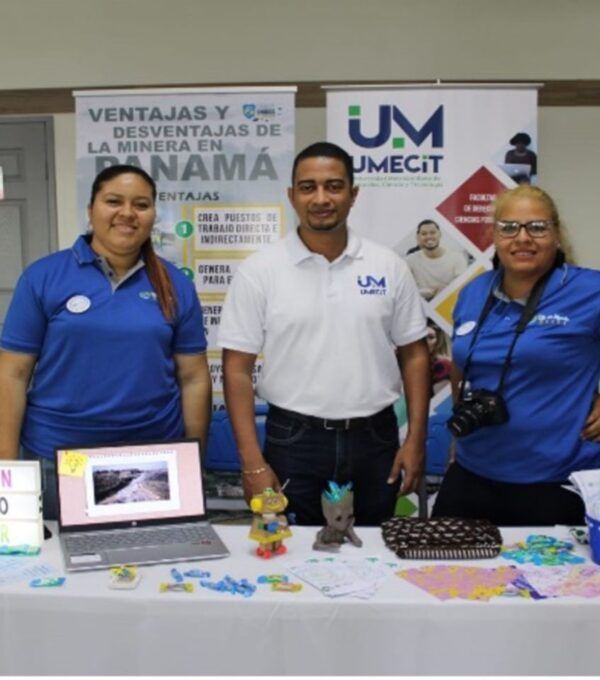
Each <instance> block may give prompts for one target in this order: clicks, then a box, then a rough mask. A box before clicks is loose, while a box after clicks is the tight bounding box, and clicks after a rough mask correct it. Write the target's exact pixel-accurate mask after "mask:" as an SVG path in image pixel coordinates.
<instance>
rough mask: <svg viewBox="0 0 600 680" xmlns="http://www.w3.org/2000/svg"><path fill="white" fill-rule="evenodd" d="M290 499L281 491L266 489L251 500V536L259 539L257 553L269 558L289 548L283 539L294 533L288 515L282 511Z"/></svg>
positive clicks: (256, 539) (281, 553)
mask: <svg viewBox="0 0 600 680" xmlns="http://www.w3.org/2000/svg"><path fill="white" fill-rule="evenodd" d="M287 504H288V500H287V498H286V497H285V496H284V495H283V493H282V492H281V491H273V489H271V488H267V489H265V490H264V491H263V492H262V493H260V494H256V495H255V496H253V497H252V500H251V501H250V509H251V510H252V512H253V513H254V517H253V519H252V526H251V527H250V538H251V539H253V540H255V541H258V548H257V549H256V554H257V555H258V556H259V557H263V558H265V559H268V558H269V557H272V556H273V555H283V553H285V552H286V551H287V548H286V547H285V546H284V545H283V541H284V539H286V538H289V537H290V536H291V535H292V532H291V531H290V528H289V526H288V521H287V517H286V516H285V515H283V514H278V513H282V512H283V511H284V510H285V508H286V507H287Z"/></svg>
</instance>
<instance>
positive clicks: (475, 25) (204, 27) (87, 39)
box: [0, 0, 600, 89]
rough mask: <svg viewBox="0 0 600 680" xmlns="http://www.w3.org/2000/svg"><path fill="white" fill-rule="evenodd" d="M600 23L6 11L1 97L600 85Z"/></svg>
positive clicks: (321, 10) (437, 1)
mask: <svg viewBox="0 0 600 680" xmlns="http://www.w3.org/2000/svg"><path fill="white" fill-rule="evenodd" d="M599 19H600V3H599V2H598V0H2V1H1V2H0V64H2V68H1V69H0V89H10V88H31V87H41V86H46V87H61V86H64V87H79V86H86V85H87V86H104V85H127V84H134V83H140V84H144V83H145V84H149V83H202V82H206V83H210V82H246V81H269V80H271V81H273V80H284V81H288V80H291V81H294V80H325V81H326V80H328V79H340V80H348V79H350V80H359V81H360V79H367V80H368V79H388V78H389V79H392V80H394V79H420V78H445V79H454V78H465V79H479V78H492V79H498V78H507V79H513V78H526V79H530V78H554V79H557V78H598V76H599V74H600V59H598V56H599V54H600V47H599V41H598V25H599V23H600V22H599ZM8 64H15V66H18V67H17V68H7V65H8Z"/></svg>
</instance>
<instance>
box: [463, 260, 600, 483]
mask: <svg viewBox="0 0 600 680" xmlns="http://www.w3.org/2000/svg"><path fill="white" fill-rule="evenodd" d="M497 282H498V278H497V273H495V272H487V273H485V274H482V275H481V276H479V277H477V278H476V279H475V280H474V281H472V282H471V283H470V284H468V285H467V286H466V287H465V288H464V289H463V290H462V291H461V294H460V296H459V299H458V302H457V304H456V308H455V310H454V337H453V345H452V355H453V360H454V362H455V363H456V365H457V366H458V368H459V369H460V370H462V369H463V367H464V363H465V358H466V355H467V351H468V349H469V346H470V343H471V338H472V335H473V333H474V327H475V322H476V321H477V320H478V318H479V315H480V313H481V310H482V308H483V305H484V303H485V300H486V298H487V296H488V293H489V291H490V290H491V289H492V288H494V286H495V285H497ZM522 311H523V306H522V304H519V303H518V302H515V301H509V300H501V299H496V301H495V303H494V306H493V307H492V310H491V312H490V314H489V315H488V317H487V319H486V320H485V321H484V323H483V326H482V328H481V330H480V332H479V336H478V338H477V340H476V343H475V347H474V351H473V354H472V361H471V366H470V368H469V371H468V376H467V377H468V379H469V381H470V383H471V388H472V389H480V388H486V389H488V390H494V389H496V388H497V386H498V381H499V379H500V374H501V370H502V366H503V363H504V359H505V358H506V354H507V352H508V349H509V346H510V343H511V340H512V338H513V337H514V332H515V329H516V326H517V323H518V321H519V318H520V316H521V313H522ZM599 379H600V272H598V271H594V270H590V269H582V268H579V267H572V266H568V265H565V266H563V267H561V268H559V269H556V270H555V271H554V272H553V274H552V276H551V277H550V280H549V281H548V284H547V286H546V289H545V291H544V294H543V296H542V299H541V301H540V304H539V305H538V308H537V310H536V313H535V315H534V317H533V319H532V320H531V322H530V323H529V325H528V326H527V328H526V329H525V331H524V332H523V334H522V335H521V337H520V338H519V340H518V341H517V344H516V346H515V350H514V353H513V357H512V362H511V367H510V369H509V371H508V374H507V377H506V379H505V384H504V391H503V396H504V399H505V401H506V404H507V407H508V412H509V421H508V422H507V423H505V424H504V425H492V426H488V427H482V428H481V429H479V430H477V431H475V432H473V433H472V434H470V435H467V436H466V437H461V438H459V439H457V460H458V461H459V462H460V463H461V465H463V466H464V467H465V468H467V469H468V470H470V471H472V472H474V473H475V474H478V475H481V476H482V477H486V478H489V479H495V480H498V481H503V482H515V483H533V482H558V481H564V480H566V479H567V477H568V476H569V474H570V473H571V472H573V471H574V470H585V469H592V468H600V444H598V443H594V442H589V441H584V440H583V439H581V430H582V429H583V427H584V423H585V420H586V418H587V417H588V415H589V412H590V408H591V405H592V400H593V398H594V395H595V394H596V392H597V389H598V381H599Z"/></svg>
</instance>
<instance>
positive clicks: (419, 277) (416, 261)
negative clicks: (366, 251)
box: [393, 218, 473, 300]
mask: <svg viewBox="0 0 600 680" xmlns="http://www.w3.org/2000/svg"><path fill="white" fill-rule="evenodd" d="M393 250H394V251H395V252H396V253H398V255H400V257H402V258H403V259H405V260H406V263H407V264H408V266H409V268H410V271H411V273H412V275H413V277H414V279H415V282H416V284H417V288H418V289H419V293H420V294H421V296H422V297H423V298H424V299H425V300H432V299H433V298H434V297H435V296H436V295H437V294H438V293H439V292H440V291H441V290H443V289H444V288H446V286H448V285H449V284H450V283H452V281H454V279H455V278H456V277H458V276H460V275H461V274H462V273H463V272H464V271H466V269H467V267H468V266H469V264H470V263H471V262H472V261H473V257H472V255H470V254H469V253H468V252H467V251H466V250H465V249H464V248H463V247H462V246H461V245H460V244H459V243H458V242H457V241H456V240H455V239H453V238H452V237H451V236H449V235H448V234H447V233H446V232H445V231H442V229H441V228H440V226H439V224H438V222H437V221H435V220H433V219H429V218H426V219H423V220H422V221H421V222H419V223H418V224H417V225H416V226H415V229H414V231H412V232H411V233H410V234H407V235H406V236H404V238H402V240H400V241H399V242H398V243H397V244H396V245H395V246H394V248H393Z"/></svg>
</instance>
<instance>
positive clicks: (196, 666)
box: [0, 526, 600, 675]
mask: <svg viewBox="0 0 600 680" xmlns="http://www.w3.org/2000/svg"><path fill="white" fill-rule="evenodd" d="M217 531H218V532H219V534H220V535H221V537H222V538H223V540H224V541H225V543H226V545H227V546H228V548H229V549H230V551H231V553H232V556H231V557H230V558H227V559H225V560H218V561H207V562H201V563H200V562H195V563H189V567H196V568H197V567H200V568H203V569H208V570H210V571H211V574H212V577H211V578H212V579H213V580H218V579H219V578H221V577H223V576H225V575H226V574H228V575H230V576H232V577H233V578H236V579H241V578H243V577H246V578H248V579H249V580H250V579H253V580H255V579H256V577H257V576H259V575H260V574H270V573H281V572H282V571H284V569H285V565H286V564H287V563H290V562H297V561H299V560H303V559H305V558H307V557H309V556H311V545H312V541H313V539H314V535H315V530H314V529H312V528H309V527H297V528H295V529H294V536H293V537H292V538H291V539H290V540H289V541H288V542H287V545H288V548H289V552H288V554H287V555H285V556H280V557H276V558H272V559H271V560H262V559H259V558H257V557H256V556H255V555H254V553H253V550H254V547H255V545H256V544H255V543H253V542H251V541H249V540H248V538H247V533H248V527H243V526H218V527H217ZM542 531H543V533H549V532H548V530H538V531H536V530H529V531H525V530H508V529H506V530H503V532H502V533H503V536H504V538H505V542H511V541H513V540H516V539H518V538H521V537H524V536H525V535H527V534H528V533H532V532H534V533H541V532H542ZM357 532H358V534H359V535H360V536H361V538H362V539H363V541H364V547H363V548H362V549H357V548H354V547H353V546H350V545H348V546H344V548H343V552H342V554H343V555H345V556H365V555H381V556H386V557H390V556H391V555H392V554H391V553H390V552H388V551H387V549H386V548H385V546H384V544H383V542H382V540H381V536H380V532H379V530H377V529H358V530H357ZM554 534H555V535H559V536H561V537H566V533H565V530H560V529H557V530H555V531H554ZM579 551H580V552H581V553H582V554H584V555H586V556H589V550H588V549H587V548H579ZM312 554H313V555H318V556H323V553H312ZM31 559H36V560H39V561H40V562H44V563H52V564H55V565H56V566H57V567H59V569H60V570H61V572H62V559H61V555H60V549H59V545H58V541H57V539H56V538H55V537H53V538H52V539H51V540H50V541H46V544H45V546H44V549H43V551H42V554H41V555H40V557H39V558H31ZM475 563H476V564H478V565H480V566H493V565H496V564H508V562H506V560H503V559H496V560H479V561H477V562H473V564H475ZM404 564H406V566H419V565H421V564H423V563H416V562H405V563H403V565H404ZM172 566H173V565H161V566H158V565H157V566H153V567H143V568H141V573H142V581H141V583H140V585H139V586H138V588H137V589H136V590H134V591H116V590H110V589H109V588H108V573H107V572H106V571H97V572H87V573H78V574H68V575H67V581H66V583H65V585H64V586H62V587H61V588H57V589H37V590H36V589H32V588H30V587H29V586H28V585H27V583H18V584H14V585H10V586H5V587H3V588H1V589H0V612H1V614H0V617H1V618H0V673H2V674H9V675H19V674H27V675H44V674H53V675H54V674H58V675H71V674H82V675H88V674H91V675H112V674H119V675H129V674H139V675H156V674H165V675H187V674H191V675H220V674H227V675H238V674H245V675H257V674H262V675H273V674H274V675H313V674H323V675H340V674H343V675H363V674H368V675H387V674H393V675H402V674H411V675H417V674H432V675H447V674H479V675H487V674H494V675H505V674H519V675H529V674H535V675H537V674H543V675H553V674H560V675H578V674H585V675H596V674H597V673H598V670H599V669H600V657H599V654H598V651H597V650H598V647H597V646H598V642H599V640H600V599H596V600H594V599H591V600H586V599H583V598H561V599H552V600H543V601H529V600H524V599H521V598H494V599H493V600H492V601H490V602H489V603H483V602H469V601H464V600H450V601H446V602H440V601H438V600H437V599H436V598H434V597H433V596H431V595H429V594H428V593H426V592H423V591H421V590H420V589H418V588H416V587H415V586H412V585H411V584H409V583H407V582H406V581H404V580H403V579H401V578H399V577H397V576H395V575H390V577H389V578H388V580H387V581H386V582H385V583H384V584H383V586H382V587H381V589H380V590H379V591H378V593H377V594H376V595H375V596H374V597H373V598H372V599H371V600H364V601H363V600H357V599H345V598H344V599H336V600H332V599H329V598H326V597H324V596H323V595H321V594H320V593H319V592H318V591H317V590H315V589H313V588H311V587H310V586H308V585H305V586H304V589H303V590H302V591H301V592H300V593H295V594H293V593H278V592H272V591H270V590H269V588H268V586H259V589H258V591H257V592H256V594H255V595H254V596H253V597H250V598H243V597H242V596H240V595H231V594H229V593H219V592H213V591H210V590H207V589H204V588H199V589H197V590H196V592H194V593H192V594H185V593H165V594H160V593H159V592H158V586H159V583H160V582H161V581H169V580H171V579H170V576H169V571H170V569H171V567H172ZM186 566H188V565H178V567H179V568H180V569H181V570H184V569H185V567H186Z"/></svg>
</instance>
